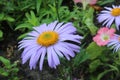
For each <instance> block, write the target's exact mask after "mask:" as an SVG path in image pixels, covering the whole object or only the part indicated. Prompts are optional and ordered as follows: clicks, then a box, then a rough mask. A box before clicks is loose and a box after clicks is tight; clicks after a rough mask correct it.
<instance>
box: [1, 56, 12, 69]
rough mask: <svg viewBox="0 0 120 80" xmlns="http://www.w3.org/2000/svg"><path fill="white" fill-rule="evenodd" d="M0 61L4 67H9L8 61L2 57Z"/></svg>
mask: <svg viewBox="0 0 120 80" xmlns="http://www.w3.org/2000/svg"><path fill="white" fill-rule="evenodd" d="M0 61H1V62H2V63H3V64H4V65H5V66H6V67H8V68H9V67H10V65H11V64H10V61H9V60H8V59H6V58H4V57H2V56H0Z"/></svg>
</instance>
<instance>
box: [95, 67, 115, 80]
mask: <svg viewBox="0 0 120 80" xmlns="http://www.w3.org/2000/svg"><path fill="white" fill-rule="evenodd" d="M111 71H114V69H109V70H105V71H103V72H102V73H100V74H99V75H98V77H97V80H101V78H102V77H103V76H104V75H105V74H107V73H108V72H111Z"/></svg>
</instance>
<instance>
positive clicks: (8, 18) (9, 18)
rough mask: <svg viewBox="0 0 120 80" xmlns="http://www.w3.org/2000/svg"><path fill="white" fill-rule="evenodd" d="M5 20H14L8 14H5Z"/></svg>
mask: <svg viewBox="0 0 120 80" xmlns="http://www.w3.org/2000/svg"><path fill="white" fill-rule="evenodd" d="M5 20H7V21H9V22H14V21H15V19H14V18H13V17H10V16H5Z"/></svg>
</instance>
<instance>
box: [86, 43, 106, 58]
mask: <svg viewBox="0 0 120 80" xmlns="http://www.w3.org/2000/svg"><path fill="white" fill-rule="evenodd" d="M104 50H106V47H100V46H98V45H97V44H96V43H95V42H92V43H90V44H89V46H88V47H87V48H86V52H87V54H88V55H89V56H90V59H95V58H97V57H98V56H100V55H102V52H103V51H104Z"/></svg>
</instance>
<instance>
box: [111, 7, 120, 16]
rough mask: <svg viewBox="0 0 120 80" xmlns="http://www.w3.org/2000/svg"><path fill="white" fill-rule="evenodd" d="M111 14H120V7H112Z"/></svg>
mask: <svg viewBox="0 0 120 80" xmlns="http://www.w3.org/2000/svg"><path fill="white" fill-rule="evenodd" d="M111 14H112V15H113V16H119V15H120V8H114V9H112V11H111Z"/></svg>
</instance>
